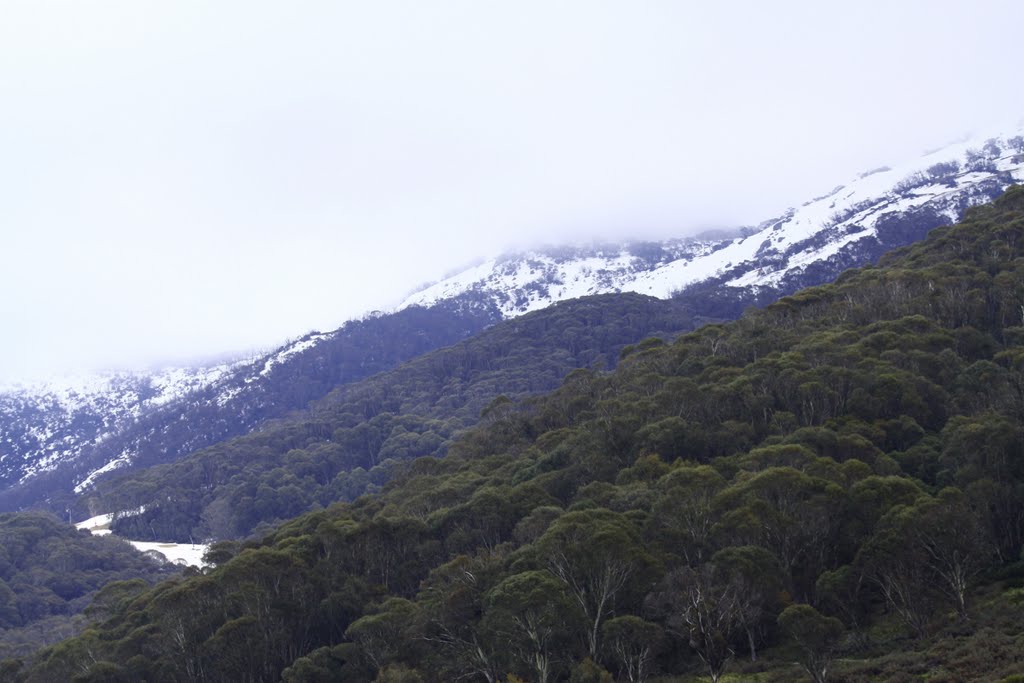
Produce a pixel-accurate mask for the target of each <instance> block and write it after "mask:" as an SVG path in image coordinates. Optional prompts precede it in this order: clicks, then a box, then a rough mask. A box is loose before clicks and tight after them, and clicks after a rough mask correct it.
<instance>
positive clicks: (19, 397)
mask: <svg viewBox="0 0 1024 683" xmlns="http://www.w3.org/2000/svg"><path fill="white" fill-rule="evenodd" d="M330 336H331V335H330V334H314V335H307V336H306V337H304V338H302V339H299V340H296V341H290V342H287V343H286V344H285V345H284V346H282V347H280V348H278V349H276V350H275V351H273V352H270V353H267V354H264V355H260V356H258V357H254V358H247V359H244V360H239V361H231V362H226V363H221V364H219V365H210V366H196V367H173V368H164V369H161V370H155V371H152V372H144V371H131V372H129V371H126V372H97V373H79V374H74V375H65V376H60V377H54V378H51V379H48V380H45V381H38V382H34V383H29V384H12V385H8V386H0V484H2V483H4V482H5V481H6V482H8V485H10V484H15V483H18V484H21V483H25V482H26V481H27V480H29V479H31V478H32V477H34V476H36V475H38V474H42V473H45V472H51V471H53V470H55V469H57V468H59V467H61V466H63V465H64V464H66V463H70V462H75V461H77V460H78V459H79V457H80V456H81V455H82V453H83V451H97V450H98V449H99V448H100V447H102V448H103V449H105V450H107V451H110V453H109V455H107V456H106V457H105V458H104V459H103V460H100V461H99V462H98V463H97V464H96V465H95V466H93V467H92V468H90V469H88V470H86V471H85V472H84V474H83V475H80V478H79V479H78V481H77V483H76V485H75V486H74V492H75V493H78V494H81V493H83V492H85V491H86V490H88V489H89V488H91V487H92V486H93V485H94V484H95V482H96V481H97V479H99V478H100V477H102V476H103V475H105V474H107V473H109V472H112V471H114V470H117V469H121V468H124V467H127V466H130V465H131V464H132V462H133V461H134V458H135V455H136V453H135V449H134V448H133V447H132V444H128V445H127V446H128V447H126V448H121V447H120V446H119V447H118V448H117V449H116V450H115V449H111V448H110V445H111V437H112V436H113V435H116V434H119V433H120V432H121V431H123V430H124V429H125V428H131V427H132V425H133V424H135V423H137V422H138V421H139V420H140V419H143V418H144V417H145V416H147V415H151V414H153V413H154V412H155V411H161V410H163V411H174V410H175V407H176V406H181V405H182V404H183V403H187V402H189V401H192V402H196V401H200V402H204V403H210V404H211V405H214V406H216V407H220V408H225V407H229V408H230V406H229V404H233V402H237V401H245V400H246V398H247V397H250V396H257V395H258V393H259V391H260V390H261V385H262V381H263V380H265V379H266V378H267V377H268V376H269V375H270V374H271V373H272V372H273V371H274V370H275V369H276V368H278V367H279V366H281V365H284V364H286V363H287V362H288V361H290V360H291V359H293V358H295V357H296V356H298V355H300V354H302V353H303V352H305V351H307V350H308V349H311V348H313V347H314V346H316V345H317V344H318V343H320V342H321V341H323V340H325V339H327V338H329V337H330Z"/></svg>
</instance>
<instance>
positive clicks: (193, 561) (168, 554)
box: [75, 510, 210, 567]
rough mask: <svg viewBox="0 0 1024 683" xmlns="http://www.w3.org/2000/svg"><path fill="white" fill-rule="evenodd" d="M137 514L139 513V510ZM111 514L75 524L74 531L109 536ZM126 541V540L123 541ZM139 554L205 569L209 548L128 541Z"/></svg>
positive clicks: (189, 544) (194, 544) (190, 544)
mask: <svg viewBox="0 0 1024 683" xmlns="http://www.w3.org/2000/svg"><path fill="white" fill-rule="evenodd" d="M138 512H141V510H139V511H138ZM113 519H114V515H113V514H106V515H97V516H96V517H90V518H89V519H87V520H85V521H82V522H78V523H77V524H75V528H76V529H84V530H86V531H89V532H90V533H92V534H95V535H96V536H106V535H109V534H110V523H111V522H112V521H113ZM125 540H127V539H125ZM127 542H128V543H131V544H132V545H133V546H135V548H136V549H137V550H138V551H139V552H143V553H145V552H149V551H154V552H158V553H160V554H161V555H163V556H164V557H165V558H166V559H167V561H168V562H173V563H174V564H180V565H184V566H194V567H205V566H206V564H205V563H204V562H203V555H204V554H206V550H207V549H208V548H209V547H210V546H209V545H205V544H202V543H160V542H147V541H131V540H128V541H127Z"/></svg>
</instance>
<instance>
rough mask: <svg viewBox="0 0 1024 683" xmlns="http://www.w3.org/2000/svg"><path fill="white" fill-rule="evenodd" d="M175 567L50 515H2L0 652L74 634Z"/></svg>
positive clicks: (18, 651)
mask: <svg viewBox="0 0 1024 683" xmlns="http://www.w3.org/2000/svg"><path fill="white" fill-rule="evenodd" d="M175 572H176V569H175V568H173V567H172V566H170V565H166V564H163V565H161V564H157V563H155V562H154V561H153V560H150V559H148V558H146V557H143V556H142V554H141V553H139V552H138V551H136V550H135V549H134V548H132V547H131V546H130V545H128V544H127V543H125V542H124V541H122V540H119V539H116V538H112V537H101V536H92V535H90V534H88V533H87V532H84V531H78V530H77V529H75V528H74V527H72V526H70V525H67V524H64V523H62V522H60V521H59V520H58V519H57V518H56V517H53V516H51V515H48V514H44V513H5V514H0V659H3V658H6V657H13V656H15V655H24V654H28V653H30V652H32V651H33V650H35V649H37V648H39V647H41V646H43V645H48V644H51V643H54V642H56V641H57V640H60V639H61V638H66V637H68V636H71V635H73V634H74V633H77V632H78V631H80V630H81V628H82V626H83V625H84V623H86V620H87V619H88V620H97V619H102V618H105V617H107V616H109V615H110V614H112V613H114V612H117V611H120V609H122V608H123V607H124V606H125V605H126V604H127V602H128V600H129V599H130V598H132V597H134V596H135V595H138V594H140V593H142V592H143V591H145V590H146V589H147V588H149V587H150V585H151V584H152V583H153V582H154V581H156V580H158V579H161V578H165V577H167V576H169V575H171V574H173V573H175ZM97 675H99V674H97ZM88 680H93V679H88ZM95 680H101V679H99V678H97V679H95Z"/></svg>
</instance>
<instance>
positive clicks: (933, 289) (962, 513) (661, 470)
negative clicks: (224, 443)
mask: <svg viewBox="0 0 1024 683" xmlns="http://www.w3.org/2000/svg"><path fill="white" fill-rule="evenodd" d="M509 351H510V352H513V349H511V348H510V349H509ZM590 365H591V364H585V365H582V366H581V367H579V369H576V370H574V371H573V372H571V373H570V374H569V375H568V376H567V377H566V378H565V379H564V381H563V382H562V384H561V386H560V387H559V388H558V389H556V390H555V391H553V392H550V393H548V394H545V395H541V396H536V397H524V398H514V397H509V398H498V399H495V400H491V401H490V402H488V403H487V405H485V406H483V408H482V411H481V413H480V415H479V420H478V421H477V423H476V425H475V426H474V427H472V428H471V429H468V430H464V431H460V432H458V433H456V431H455V430H453V431H451V432H448V431H444V429H443V428H442V431H440V432H439V431H437V430H436V429H435V428H434V427H433V426H431V427H430V431H433V432H434V433H435V435H436V436H437V439H440V440H441V441H446V445H445V448H444V452H445V455H444V457H436V455H438V454H439V453H435V451H431V450H429V449H427V452H430V453H432V455H426V456H424V457H418V458H411V459H404V458H401V457H395V458H393V460H394V462H393V463H392V466H391V468H390V470H389V472H388V477H387V480H386V481H384V480H383V479H382V480H381V482H382V486H381V489H380V490H379V491H378V492H376V493H375V494H374V495H365V496H362V497H359V498H357V499H355V500H353V501H350V502H343V503H336V504H333V505H330V506H329V507H326V508H325V509H321V510H316V511H314V512H310V513H306V514H303V515H301V516H299V517H296V518H295V519H292V520H291V521H287V522H285V523H283V524H281V525H280V526H279V527H277V528H276V529H274V530H272V531H271V532H269V533H268V534H266V535H265V536H263V537H262V538H259V539H257V540H246V541H224V542H221V543H218V544H215V545H214V546H213V547H212V548H211V550H210V553H209V559H210V560H211V561H213V562H214V564H215V566H214V567H213V568H212V569H209V570H205V571H203V572H192V573H190V574H189V575H187V576H183V577H181V578H179V579H173V580H170V581H164V582H162V583H160V584H158V585H157V586H155V587H153V588H148V587H147V586H145V585H144V584H141V583H133V584H120V587H119V589H118V591H117V596H116V597H117V599H116V600H107V601H106V603H105V604H104V605H103V610H102V611H101V612H97V613H96V617H95V620H94V621H93V622H92V623H91V625H90V626H89V627H88V628H86V629H85V630H84V631H83V632H82V633H81V634H80V635H78V636H77V637H75V638H71V639H69V640H66V641H64V642H61V643H59V644H57V645H54V646H52V647H50V648H48V649H46V650H44V651H42V652H41V653H39V654H38V655H37V656H35V657H32V658H28V659H25V660H15V659H11V660H8V661H6V662H4V663H3V664H0V667H2V669H0V672H2V674H3V676H4V677H5V680H12V681H18V682H19V683H26V682H50V681H64V680H72V681H81V682H85V681H91V682H99V681H252V682H255V681H277V680H284V681H287V682H289V683H298V682H300V681H302V682H313V681H324V682H326V681H339V680H345V681H365V682H367V683H369V682H372V681H380V682H385V681H387V682H398V681H402V682H407V683H412V682H417V681H419V682H424V683H427V682H431V681H456V680H460V681H481V682H483V681H487V682H490V683H496V682H497V681H503V682H505V683H513V682H514V681H535V682H537V683H548V682H554V681H570V682H572V683H583V682H591V681H592V682H610V681H615V680H618V681H631V682H634V683H637V682H640V681H665V682H667V681H707V680H711V681H719V680H734V681H738V680H744V681H761V682H765V683H769V682H773V681H777V682H782V681H796V680H810V681H815V682H816V683H820V682H822V681H826V680H832V681H847V682H850V683H855V682H856V683H860V682H865V683H866V682H868V681H892V682H904V681H930V682H932V683H939V682H940V681H949V682H952V681H1003V682H1009V681H1019V680H1021V678H1020V675H1019V674H1020V672H1021V671H1022V670H1024V616H1022V615H1024V562H1022V556H1021V552H1022V545H1024V189H1022V188H1013V189H1011V190H1010V191H1008V192H1007V193H1006V194H1005V195H1004V196H1003V197H1002V198H1000V199H999V200H997V201H996V202H995V203H994V204H992V205H988V206H983V207H978V208H976V209H973V210H972V211H971V212H969V214H968V215H967V216H966V217H965V219H964V221H962V222H961V223H960V224H959V225H956V226H952V227H943V228H939V229H936V230H935V231H933V232H932V233H931V235H930V236H929V237H928V238H927V239H926V240H925V241H924V242H922V243H920V244H918V245H914V246H911V247H908V248H904V249H901V250H899V251H897V252H895V253H893V254H891V255H890V256H888V257H887V258H886V259H884V261H883V262H882V263H881V264H880V265H879V266H878V267H869V268H864V269H860V270H856V271H848V272H847V273H845V274H844V275H843V276H842V277H840V278H839V280H838V281H837V282H835V283H834V284H830V285H825V286H821V287H815V288H812V289H807V290H804V291H801V292H800V293H798V294H797V295H794V296H791V297H786V298H784V299H782V300H780V301H778V302H777V303H774V304H772V305H769V306H767V307H766V308H764V309H761V310H751V311H748V312H747V313H746V314H744V316H743V317H742V318H741V319H739V320H737V321H735V322H732V323H725V324H711V325H705V326H704V327H702V328H700V329H699V330H697V331H695V332H692V333H689V334H686V335H683V336H681V337H679V338H678V339H675V340H674V341H671V342H666V341H663V340H661V339H651V340H648V341H645V342H642V343H639V344H635V345H632V346H628V347H626V348H624V349H622V351H621V353H620V359H619V362H618V363H617V365H616V367H615V369H614V370H611V371H605V370H600V369H596V368H594V367H590ZM609 365H610V364H609ZM421 372H429V369H423V370H421ZM418 376H419V375H416V374H414V375H413V376H411V377H410V382H411V383H410V384H409V385H407V386H406V387H403V388H399V387H398V386H395V388H394V392H395V393H394V395H391V394H382V395H381V396H379V397H378V400H380V401H388V400H391V401H395V402H401V400H402V397H403V396H406V395H408V396H410V397H415V396H417V393H416V392H417V390H416V388H415V387H416V379H415V377H418ZM515 386H516V387H518V386H519V385H515ZM410 400H414V401H415V400H419V399H416V398H411V399H410ZM332 405H333V406H337V407H336V408H332V407H331V406H332ZM360 405H361V406H363V410H362V413H359V412H358V410H357V409H356V408H354V407H352V406H360ZM430 405H439V403H438V400H437V399H433V401H432V402H430ZM467 405H472V403H471V402H466V401H465V400H463V401H462V402H461V403H458V404H457V405H456V406H455V411H454V412H453V415H456V416H457V415H458V409H459V408H460V407H462V406H467ZM345 406H349V407H345ZM323 410H324V411H325V412H326V413H331V410H337V411H338V414H339V415H348V417H344V418H339V419H341V420H342V424H340V425H335V424H334V423H331V426H332V428H333V431H332V432H331V435H332V439H333V438H335V434H337V440H339V441H340V442H341V443H343V444H348V445H346V446H344V447H342V450H344V451H345V452H353V453H355V452H358V449H355V448H352V450H351V451H349V448H351V444H349V442H348V441H345V439H347V438H351V439H355V438H356V436H354V435H353V434H352V433H350V431H358V430H359V429H360V425H361V424H363V423H362V422H360V420H369V422H372V421H373V420H374V419H377V417H379V415H381V414H383V413H374V412H373V410H370V409H369V407H368V405H367V404H361V403H358V402H356V403H350V402H346V401H345V400H339V401H337V402H335V403H334V404H331V405H327V406H326V407H324V408H323ZM474 410H476V407H475V406H474ZM314 413H315V411H314ZM427 418H429V419H431V420H439V421H441V420H444V419H446V418H444V417H443V416H442V414H441V413H436V414H429V415H426V416H425V419H427ZM318 419H319V418H318ZM456 419H458V418H456ZM345 420H348V422H345ZM474 421H475V420H474ZM313 422H315V420H313ZM370 426H375V425H368V426H367V427H366V429H367V430H368V429H369V428H370ZM404 429H405V430H406V431H405V433H406V434H416V435H417V436H416V437H411V436H410V437H406V438H405V439H404V440H402V441H401V442H402V443H405V442H408V443H409V444H416V445H414V446H411V447H410V449H409V450H408V451H407V453H408V455H409V456H415V455H418V454H419V451H418V450H417V449H418V447H419V446H418V444H419V443H420V439H421V437H422V436H423V435H424V434H425V433H426V430H424V431H417V430H416V429H409V428H408V427H404ZM345 430H350V431H345ZM339 431H340V433H338V432H339ZM390 435H394V429H393V428H392V430H391V432H390ZM292 437H293V438H294V439H295V441H294V442H285V443H286V444H287V447H288V448H290V449H295V450H299V451H305V453H304V454H303V455H301V456H295V455H287V453H288V452H290V451H288V452H286V455H285V458H284V460H283V462H292V461H294V462H295V463H296V468H295V469H294V471H292V472H291V473H292V474H293V476H295V477H301V476H303V475H300V474H299V472H304V471H306V470H305V469H304V468H305V467H307V465H305V464H302V463H299V461H301V460H303V459H307V458H309V456H311V455H312V456H315V452H313V453H311V452H310V451H311V449H309V448H306V447H305V445H304V443H303V439H307V440H308V443H309V444H315V443H320V441H318V439H321V438H322V436H318V435H317V434H315V433H308V432H303V431H302V430H298V431H296V432H295V433H294V434H292ZM254 438H255V437H254ZM437 439H433V440H432V441H431V442H432V443H433V442H436V441H437ZM331 443H334V441H332V442H331ZM240 448H241V447H240ZM268 448H269V446H268ZM318 448H319V447H318ZM425 448H426V447H425ZM243 450H244V449H243ZM240 452H241V451H240ZM376 454H377V455H376V457H377V459H378V460H379V459H380V457H381V454H380V450H379V449H377V450H376ZM262 457H263V456H261V455H259V454H256V455H255V456H254V461H255V462H261V458H262ZM268 457H269V456H268ZM346 457H348V456H346ZM351 457H353V458H355V457H356V456H351ZM359 457H365V458H368V459H365V460H359V461H358V463H356V461H353V463H354V464H358V465H359V466H361V467H364V468H365V467H366V466H367V465H369V466H370V468H371V469H372V467H373V466H374V464H375V463H374V462H373V456H372V452H371V451H367V452H366V454H365V455H360V456H359ZM242 460H243V459H242V457H241V456H239V457H238V458H237V459H235V460H234V461H232V462H236V463H241V462H242ZM310 460H311V464H310V465H308V466H312V467H314V468H315V466H316V462H317V461H316V460H315V457H312V458H310ZM197 462H198V461H197ZM299 465H301V466H299ZM211 466H213V463H211ZM230 467H234V468H238V467H244V466H243V465H241V464H234V465H231V466H230ZM259 469H260V472H261V474H260V475H259V477H263V476H264V475H263V474H262V473H263V472H272V471H273V470H272V469H270V468H269V466H267V465H265V464H260V465H259ZM339 471H340V470H339ZM196 472H199V470H198V469H197V470H196ZM287 472H288V470H287V468H286V473H287ZM183 476H184V475H183ZM195 476H200V475H199V474H196V475H195ZM204 476H205V475H204ZM277 476H279V477H284V476H285V474H280V475H277ZM312 476H313V477H314V478H315V476H316V475H315V474H313V475H312ZM337 476H339V474H334V475H333V477H332V478H331V480H330V481H332V482H333V481H334V479H336V478H337ZM182 481H193V480H189V479H187V478H184V479H182ZM197 481H198V482H199V483H200V484H201V481H202V480H201V479H200V480H197ZM226 481H227V482H228V483H227V484H223V483H222V484H220V485H221V486H225V485H226V486H228V487H229V489H230V486H231V484H230V481H231V479H230V478H228V479H227V480H226ZM262 481H263V484H264V485H265V486H266V487H267V488H269V489H273V487H274V486H276V485H279V483H278V482H275V481H273V480H262ZM323 481H324V482H326V481H327V477H326V476H325V477H324V478H323ZM237 483H239V484H241V480H238V481H237ZM140 485H141V484H140ZM200 488H201V486H200ZM216 490H217V488H216V486H213V488H211V489H210V491H216ZM318 490H321V489H318ZM353 490H354V491H356V492H358V490H359V488H358V486H354V489H353ZM225 491H227V489H225ZM202 495H205V494H202ZM218 495H220V494H217V493H212V494H211V495H210V500H211V501H212V500H215V499H216V498H217V496H218ZM226 495H228V496H229V497H228V498H227V500H228V504H226V505H227V506H228V507H230V505H235V504H241V502H242V500H243V499H242V498H238V499H237V500H236V499H234V498H231V497H230V496H231V495H234V493H229V494H226ZM331 495H339V496H340V495H341V494H340V493H339V492H335V493H333V494H331ZM204 500H205V499H204ZM325 502H326V500H325ZM204 504H206V506H207V507H206V509H207V510H208V507H209V504H207V503H204ZM190 514H191V513H190ZM232 514H236V513H232ZM200 519H201V517H200ZM232 523H234V524H235V525H236V526H235V529H236V530H237V531H239V532H244V531H246V530H247V528H250V527H251V524H250V525H248V526H247V524H246V523H242V522H240V521H235V522H232ZM0 605H2V603H0Z"/></svg>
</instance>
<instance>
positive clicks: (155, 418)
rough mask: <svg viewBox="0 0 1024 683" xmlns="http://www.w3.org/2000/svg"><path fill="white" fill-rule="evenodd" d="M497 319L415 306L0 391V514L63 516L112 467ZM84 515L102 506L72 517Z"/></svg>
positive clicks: (476, 311)
mask: <svg viewBox="0 0 1024 683" xmlns="http://www.w3.org/2000/svg"><path fill="white" fill-rule="evenodd" d="M495 319H496V316H495V314H494V313H493V312H492V311H489V310H487V309H486V308H481V307H471V306H461V305H441V306H435V307H434V308H432V309H430V310H426V309H423V308H419V307H414V308H410V309H407V310H404V311H401V312H399V313H397V314H391V315H374V316H368V317H366V318H365V319H363V320H356V321H351V322H349V323H346V324H345V325H344V326H343V327H341V328H340V329H338V330H336V331H334V332H331V333H326V334H321V333H311V334H309V335H307V336H305V337H302V338H301V339H298V340H296V341H294V342H290V343H288V344H286V345H284V346H282V347H281V348H279V349H277V350H275V351H273V352H271V353H269V354H266V355H264V356H261V357H258V358H255V359H251V360H248V361H244V362H239V363H234V364H226V365H220V366H215V367H211V368H199V369H176V370H171V371H165V372H160V373H156V374H153V375H146V374H127V373H122V374H115V375H112V376H109V377H104V378H100V379H99V380H98V381H97V379H96V378H85V380H86V381H85V382H79V383H77V384H74V383H72V384H71V385H65V386H54V385H53V384H50V385H44V386H43V387H42V388H17V389H13V390H8V391H4V392H0V510H16V509H20V508H23V507H25V506H29V505H39V504H43V503H45V504H47V505H48V506H49V507H50V508H51V509H55V510H59V511H60V512H62V513H63V512H64V508H65V507H67V506H73V505H74V504H75V502H74V501H75V498H76V494H81V493H82V492H84V491H87V490H88V489H89V488H91V487H92V486H93V485H94V484H95V483H96V481H97V480H98V479H100V478H102V477H103V476H109V474H110V473H111V472H114V471H117V470H121V469H128V468H132V467H140V466H149V465H153V464H157V463H160V462H168V461H171V460H174V459H176V458H178V457H181V456H182V455H185V454H187V453H191V452H193V451H195V450H198V449H200V448H203V447H206V446H209V445H211V444H214V443H217V442H218V441H221V440H223V439H227V438H231V437H234V436H237V435H239V434H244V433H246V432H248V431H250V430H251V429H252V428H253V427H255V426H256V425H259V424H261V423H262V422H264V421H266V420H268V419H271V418H275V417H280V416H282V415H285V414H287V413H288V412H289V411H292V410H297V409H301V408H304V407H305V406H306V404H307V403H309V401H311V400H314V399H318V398H321V397H323V396H324V395H326V394H327V393H328V392H329V391H331V390H332V389H334V388H335V387H336V386H338V385H340V384H344V383H346V382H352V381H356V380H359V379H362V378H364V377H368V376H370V375H372V374H374V373H376V372H380V371H382V370H385V369H388V368H391V367H394V366H395V365H397V364H399V363H401V362H402V361H405V360H407V359H409V358H413V357H415V356H417V355H419V354H422V353H424V352H426V351H430V350H432V349H435V348H438V347H441V346H446V345H448V344H451V343H454V342H456V341H458V340H460V339H464V338H465V337H466V336H468V335H470V334H472V333H474V332H477V331H479V330H481V329H483V328H484V327H486V326H487V325H489V324H491V323H493V322H494V321H495ZM94 512H103V511H82V513H80V514H79V516H81V517H84V516H90V515H91V514H94ZM86 513H88V514H86Z"/></svg>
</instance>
